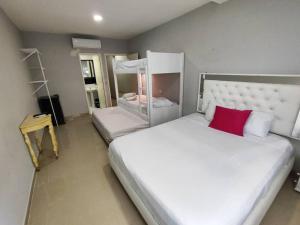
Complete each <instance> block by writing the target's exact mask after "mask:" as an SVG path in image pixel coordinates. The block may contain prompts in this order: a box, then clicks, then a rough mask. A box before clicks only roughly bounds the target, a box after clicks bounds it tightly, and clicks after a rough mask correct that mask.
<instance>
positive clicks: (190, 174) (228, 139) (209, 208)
mask: <svg viewBox="0 0 300 225" xmlns="http://www.w3.org/2000/svg"><path fill="white" fill-rule="evenodd" d="M207 126H208V123H207V121H205V119H204V117H203V116H202V115H201V114H199V113H198V114H192V115H190V116H187V117H183V118H181V119H178V120H175V121H172V122H169V123H166V124H163V125H160V126H157V127H153V128H151V129H147V130H143V131H140V132H137V133H134V134H130V135H128V136H126V137H120V138H118V139H116V140H115V141H113V142H112V143H111V145H110V147H109V158H110V163H111V166H112V168H113V169H114V171H115V172H116V174H117V175H118V177H119V178H120V181H121V182H122V184H123V185H124V187H125V188H126V190H127V192H128V193H129V195H130V196H131V197H132V199H133V201H135V200H134V199H139V201H140V205H142V206H140V207H144V209H140V210H141V211H142V212H144V211H147V212H148V214H149V215H148V217H150V218H151V219H147V217H145V220H146V221H147V222H148V224H160V225H170V224H172V225H173V224H174V225H175V224H176V225H177V224H178V225H179V224H186V225H196V224H205V225H221V224H222V225H223V224H224V225H225V224H226V225H235V224H247V223H246V221H247V218H248V217H249V216H251V214H250V213H249V212H251V211H252V210H254V209H255V206H257V205H259V204H260V202H261V201H264V199H265V195H266V194H267V193H268V191H269V190H270V188H271V187H272V185H273V184H274V183H273V182H275V181H277V180H276V179H274V178H276V175H278V173H279V172H280V171H282V172H281V173H280V175H279V176H278V180H279V181H277V182H280V183H281V184H282V183H283V182H284V180H285V178H286V177H287V175H288V173H289V171H290V169H291V166H292V165H293V161H294V152H293V148H292V146H291V144H290V143H289V141H288V140H287V139H285V138H282V137H280V136H278V135H274V134H271V135H269V136H268V137H267V138H266V139H264V140H261V139H259V138H255V137H246V138H241V137H238V136H234V135H231V134H227V133H224V132H220V131H217V130H214V129H211V128H208V127H207ZM212 137H214V138H212ZM153 140H155V141H153ZM224 149H225V150H226V152H224ZM266 158H269V160H268V161H266V160H265V159H266ZM277 186H278V185H277ZM224 193H226V194H224ZM133 196H135V197H133ZM136 205H137V206H138V207H139V204H136ZM145 209H146V210H145Z"/></svg>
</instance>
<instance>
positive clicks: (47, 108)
mask: <svg viewBox="0 0 300 225" xmlns="http://www.w3.org/2000/svg"><path fill="white" fill-rule="evenodd" d="M51 101H52V104H53V108H54V111H55V115H56V119H57V123H58V125H60V124H65V117H64V113H63V111H62V108H61V105H60V101H59V96H58V95H52V96H51ZM38 103H39V107H40V111H41V113H43V114H51V115H52V123H53V125H56V122H55V119H54V115H53V112H52V108H51V104H50V100H49V97H48V96H41V97H38Z"/></svg>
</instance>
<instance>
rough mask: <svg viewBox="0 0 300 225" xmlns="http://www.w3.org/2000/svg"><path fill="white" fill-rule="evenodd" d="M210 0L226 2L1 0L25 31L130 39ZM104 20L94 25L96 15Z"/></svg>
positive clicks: (4, 7)
mask: <svg viewBox="0 0 300 225" xmlns="http://www.w3.org/2000/svg"><path fill="white" fill-rule="evenodd" d="M210 1H214V2H219V3H221V2H224V0H0V7H1V8H2V9H3V10H4V11H5V12H6V14H7V15H8V16H9V17H10V19H11V20H12V21H13V22H14V23H15V24H16V25H17V26H18V27H19V29H21V30H24V31H39V32H49V33H76V34H89V35H97V36H102V37H110V38H117V39H127V38H131V37H133V36H135V35H137V34H140V33H143V32H144V31H147V30H150V29H151V28H154V27H156V26H158V25H160V24H163V23H165V22H167V21H169V20H171V19H174V18H176V17H178V16H181V15H183V14H185V13H187V12H189V11H191V10H193V9H196V8H198V7H200V6H202V5H204V4H206V3H208V2H210ZM96 13H98V14H101V15H102V16H103V18H104V19H103V21H102V22H101V23H95V22H94V21H93V17H92V16H93V14H96Z"/></svg>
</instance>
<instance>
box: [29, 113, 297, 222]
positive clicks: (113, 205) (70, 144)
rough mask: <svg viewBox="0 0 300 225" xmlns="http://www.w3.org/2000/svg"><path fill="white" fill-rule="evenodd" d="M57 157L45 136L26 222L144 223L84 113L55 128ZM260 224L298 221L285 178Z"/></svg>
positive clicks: (294, 199)
mask: <svg viewBox="0 0 300 225" xmlns="http://www.w3.org/2000/svg"><path fill="white" fill-rule="evenodd" d="M57 135H58V137H59V142H60V157H59V159H58V160H55V158H54V157H53V155H52V153H51V151H50V147H49V146H50V143H49V138H48V137H46V142H45V150H44V152H43V154H42V156H41V157H40V160H41V167H42V168H41V171H40V172H38V173H37V174H36V183H35V186H34V191H33V198H32V204H31V210H30V213H29V219H28V225H143V224H145V222H144V221H143V219H142V218H141V216H140V215H139V213H138V211H137V210H136V208H135V207H134V205H133V204H132V202H131V201H130V199H129V198H128V196H127V195H126V193H125V191H124V190H123V188H122V187H121V185H120V183H119V181H118V179H117V178H116V176H115V175H114V173H113V172H112V170H111V169H110V167H109V164H108V159H107V146H106V145H105V143H104V142H103V141H102V139H101V138H100V137H99V134H98V133H97V131H96V130H95V128H94V127H93V125H92V124H91V121H90V118H89V116H82V117H79V118H76V119H74V120H73V121H70V122H68V123H67V124H66V125H64V126H61V127H60V129H59V130H58V131H57ZM262 224H263V225H299V224H300V194H298V193H296V192H294V191H293V189H292V184H291V182H290V180H288V181H287V182H286V183H285V185H284V187H283V188H282V190H281V191H280V193H279V195H278V197H277V199H276V200H275V202H274V204H273V205H272V207H271V209H270V210H269V212H268V213H267V215H266V217H265V219H264V221H263V223H262Z"/></svg>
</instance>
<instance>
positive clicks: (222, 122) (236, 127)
mask: <svg viewBox="0 0 300 225" xmlns="http://www.w3.org/2000/svg"><path fill="white" fill-rule="evenodd" d="M251 112H252V110H236V109H228V108H224V107H221V106H216V111H215V115H214V118H213V120H212V121H211V123H210V124H209V127H211V128H214V129H217V130H221V131H224V132H227V133H231V134H235V135H239V136H244V126H245V124H246V122H247V120H248V117H249V116H250V114H251Z"/></svg>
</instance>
